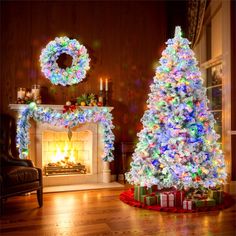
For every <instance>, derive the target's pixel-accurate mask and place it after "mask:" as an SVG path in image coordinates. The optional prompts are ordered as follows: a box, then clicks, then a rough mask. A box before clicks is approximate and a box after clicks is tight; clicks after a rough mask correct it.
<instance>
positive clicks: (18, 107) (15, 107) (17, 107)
mask: <svg viewBox="0 0 236 236" xmlns="http://www.w3.org/2000/svg"><path fill="white" fill-rule="evenodd" d="M27 106H28V105H27V104H9V108H10V109H11V110H14V111H21V110H24V109H25V108H26V107H27ZM37 106H38V107H43V108H51V109H54V110H57V111H63V108H64V105H55V104H40V105H37ZM78 107H79V108H80V109H82V110H87V109H92V108H94V107H91V106H78ZM102 108H107V109H108V111H109V112H111V111H112V110H113V107H98V109H102Z"/></svg>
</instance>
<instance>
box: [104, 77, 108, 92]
mask: <svg viewBox="0 0 236 236" xmlns="http://www.w3.org/2000/svg"><path fill="white" fill-rule="evenodd" d="M105 85H106V87H105V90H106V91H108V78H106V84H105Z"/></svg>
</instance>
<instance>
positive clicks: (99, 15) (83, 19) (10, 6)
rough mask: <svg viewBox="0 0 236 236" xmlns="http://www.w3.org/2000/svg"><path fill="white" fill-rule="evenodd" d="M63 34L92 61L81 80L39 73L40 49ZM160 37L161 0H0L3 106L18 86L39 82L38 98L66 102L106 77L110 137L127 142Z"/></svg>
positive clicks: (163, 29)
mask: <svg viewBox="0 0 236 236" xmlns="http://www.w3.org/2000/svg"><path fill="white" fill-rule="evenodd" d="M63 35H66V36H68V37H71V38H76V39H78V40H79V41H80V42H81V43H82V44H84V45H85V46H86V47H87V49H88V51H89V54H90V57H91V59H92V60H91V69H90V71H89V73H88V75H87V78H86V79H85V80H84V81H83V82H82V83H79V84H78V85H75V86H68V87H62V86H54V85H52V84H51V83H50V81H49V80H47V79H46V78H44V76H43V75H42V73H41V68H40V64H39V56H40V53H41V50H42V48H44V47H45V46H46V44H47V43H48V42H49V41H50V40H53V39H54V38H55V37H56V36H63ZM166 40H167V38H166V16H165V3H164V2H161V1H157V2H154V1H153V2H145V1H143V2H134V1H130V2H129V1H121V2H120V1H101V2H99V1H98V2H93V1H90V2H87V1H81V2H79V1H72V2H69V1H63V2H59V1H58V2H57V1H52V2H50V1H42V2H38V1H27V2H24V1H17V2H14V1H4V2H1V112H7V113H9V112H10V111H9V109H8V104H9V103H14V102H15V100H16V90H17V87H26V88H31V86H32V85H33V84H40V85H41V86H42V87H43V88H42V91H43V103H51V104H65V102H66V101H67V100H68V99H70V98H74V97H77V96H79V95H81V94H82V93H89V92H93V93H96V94H98V90H99V81H98V79H99V77H101V76H107V77H109V78H110V82H111V83H110V103H111V105H112V106H114V111H113V115H114V123H115V126H116V128H115V131H114V132H115V135H116V142H119V141H133V140H134V139H135V138H136V133H137V130H139V129H140V118H141V117H142V115H143V111H144V107H145V104H146V100H147V98H148V92H149V84H150V83H151V81H152V77H153V76H154V73H155V67H154V65H155V62H157V61H158V59H159V58H160V56H161V52H162V49H163V48H164V47H165V41H166Z"/></svg>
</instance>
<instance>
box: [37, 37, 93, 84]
mask: <svg viewBox="0 0 236 236" xmlns="http://www.w3.org/2000/svg"><path fill="white" fill-rule="evenodd" d="M63 53H66V54H68V55H70V56H71V57H72V58H73V59H72V65H71V67H67V68H66V69H62V68H60V67H59V66H58V64H57V60H58V58H59V56H60V55H61V54H63ZM89 62H90V58H89V55H88V53H87V49H86V48H85V47H84V46H83V45H81V44H80V43H79V42H78V41H77V40H76V39H69V38H68V37H57V38H55V40H53V41H51V42H49V43H48V44H47V46H46V47H45V48H44V49H43V50H42V52H41V55H40V64H41V68H42V72H43V74H44V75H45V76H46V78H48V79H49V80H50V81H51V82H52V83H53V84H55V85H58V84H60V85H63V86H66V85H73V84H77V83H79V82H81V81H82V80H83V79H84V78H85V76H86V71H87V70H88V69H89V68H90V67H89Z"/></svg>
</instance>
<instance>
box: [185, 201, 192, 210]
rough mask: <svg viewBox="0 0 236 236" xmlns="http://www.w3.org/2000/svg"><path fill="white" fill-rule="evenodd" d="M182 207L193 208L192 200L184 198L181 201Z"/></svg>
mask: <svg viewBox="0 0 236 236" xmlns="http://www.w3.org/2000/svg"><path fill="white" fill-rule="evenodd" d="M183 209H186V210H192V209H193V201H192V200H184V201H183Z"/></svg>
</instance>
